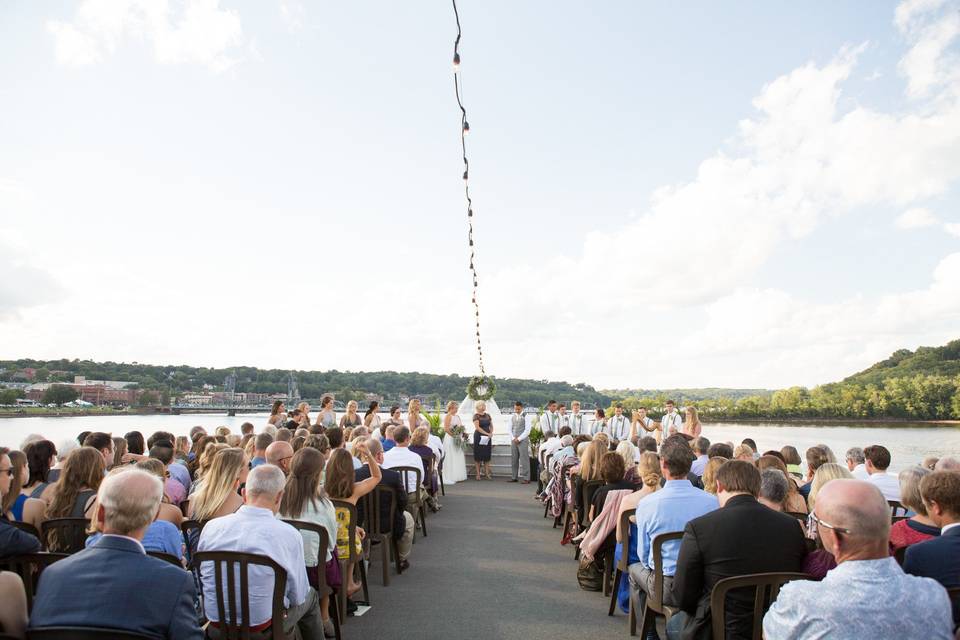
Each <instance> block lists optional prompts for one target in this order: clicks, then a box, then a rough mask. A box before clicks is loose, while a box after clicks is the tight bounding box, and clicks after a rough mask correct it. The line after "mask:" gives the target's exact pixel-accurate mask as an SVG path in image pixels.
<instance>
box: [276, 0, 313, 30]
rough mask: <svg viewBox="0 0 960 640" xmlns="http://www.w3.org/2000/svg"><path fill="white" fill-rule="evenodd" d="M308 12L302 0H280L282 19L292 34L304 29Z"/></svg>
mask: <svg viewBox="0 0 960 640" xmlns="http://www.w3.org/2000/svg"><path fill="white" fill-rule="evenodd" d="M306 14H307V10H306V8H305V7H304V6H303V3H302V2H300V0H280V18H281V19H282V20H283V24H284V25H285V26H286V27H287V31H289V32H290V33H296V32H298V31H301V30H302V29H303V25H304V20H305V19H306Z"/></svg>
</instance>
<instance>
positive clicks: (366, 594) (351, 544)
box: [331, 500, 370, 624]
mask: <svg viewBox="0 0 960 640" xmlns="http://www.w3.org/2000/svg"><path fill="white" fill-rule="evenodd" d="M331 502H332V503H333V506H334V508H339V509H346V510H347V513H348V514H349V518H350V522H349V524H348V525H347V547H348V549H349V553H348V554H347V557H346V558H340V575H342V576H343V579H344V580H346V579H347V567H349V566H350V563H353V566H354V570H355V571H359V573H360V586H361V587H362V589H363V599H364V600H366V601H367V602H370V589H369V587H368V586H367V568H366V566H365V565H364V562H363V556H361V555H359V554H358V553H357V507H356V506H355V505H352V504H350V503H349V502H347V501H345V500H331ZM337 604H338V606H339V607H340V622H341V624H346V622H347V589H346V587H345V586H344V588H341V589H339V590H338V591H337Z"/></svg>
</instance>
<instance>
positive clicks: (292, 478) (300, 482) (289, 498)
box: [280, 447, 339, 638]
mask: <svg viewBox="0 0 960 640" xmlns="http://www.w3.org/2000/svg"><path fill="white" fill-rule="evenodd" d="M325 464H326V459H324V457H323V454H322V453H320V452H319V451H317V450H316V449H311V448H309V447H308V448H306V449H301V450H300V451H298V452H296V453H295V454H294V455H293V460H292V461H291V462H290V474H289V476H287V484H286V486H285V487H284V490H283V499H282V500H281V501H280V517H282V518H284V519H285V520H300V521H303V522H312V523H313V524H318V525H320V526H321V527H323V528H324V529H326V530H327V547H326V548H325V549H320V537H319V536H318V535H317V534H316V533H313V532H312V531H300V535H301V536H302V537H303V559H304V562H305V563H306V567H307V581H308V582H309V583H310V586H311V587H313V588H314V589H317V588H318V586H319V584H320V572H321V571H323V572H324V575H325V576H326V575H330V574H331V572H333V573H334V575H338V576H339V567H335V566H334V565H335V563H336V562H337V558H336V557H335V556H334V555H333V552H334V550H335V549H336V548H337V513H336V510H334V508H333V503H332V502H330V499H329V498H327V494H326V492H325V491H324V490H323V485H322V484H321V483H320V476H321V475H322V474H323V468H324V466H325ZM321 554H322V555H321ZM327 583H328V584H329V581H327ZM318 595H319V596H320V617H321V618H322V619H323V633H324V635H325V636H326V637H328V638H331V637H333V636H334V628H333V622H332V621H331V619H330V592H329V591H328V592H326V593H319V592H318Z"/></svg>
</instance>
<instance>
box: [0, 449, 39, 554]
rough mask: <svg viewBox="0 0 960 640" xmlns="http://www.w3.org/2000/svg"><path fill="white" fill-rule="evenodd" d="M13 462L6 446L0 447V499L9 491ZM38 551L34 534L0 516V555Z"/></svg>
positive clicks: (37, 542)
mask: <svg viewBox="0 0 960 640" xmlns="http://www.w3.org/2000/svg"><path fill="white" fill-rule="evenodd" d="M12 471H13V464H12V463H11V462H10V456H8V455H7V450H6V448H0V500H2V499H3V498H4V497H5V496H7V495H8V494H9V492H10V483H11V481H12V479H13V478H12V475H11V472H12ZM37 551H40V541H39V540H37V538H36V537H35V536H32V535H30V534H29V533H26V532H25V531H20V529H17V528H16V527H14V526H13V525H12V524H10V521H9V520H8V519H6V518H0V556H14V555H17V554H20V553H35V552H37Z"/></svg>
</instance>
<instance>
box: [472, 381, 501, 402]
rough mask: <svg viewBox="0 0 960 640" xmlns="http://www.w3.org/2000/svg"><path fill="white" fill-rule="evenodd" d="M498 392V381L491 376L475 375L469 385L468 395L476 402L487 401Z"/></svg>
mask: <svg viewBox="0 0 960 640" xmlns="http://www.w3.org/2000/svg"><path fill="white" fill-rule="evenodd" d="M496 393H497V383H495V382H494V381H493V378H491V377H490V376H486V375H483V376H473V377H472V378H470V384H468V385H467V397H468V398H470V399H471V400H473V401H474V402H477V401H480V400H483V401H484V402H486V401H487V400H489V399H490V398H492V397H493V396H494V394H496Z"/></svg>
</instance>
